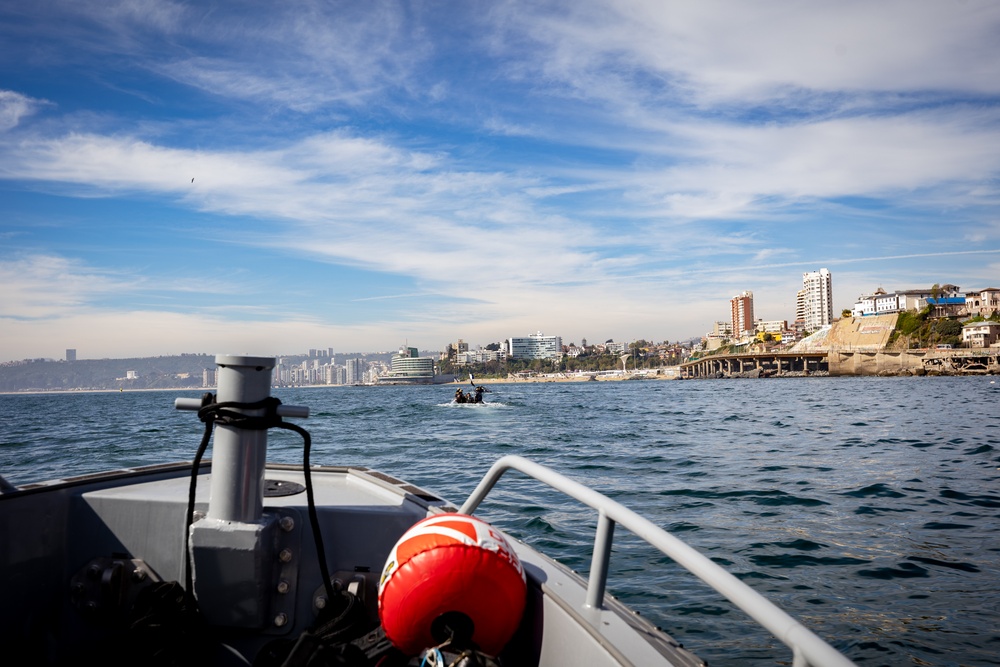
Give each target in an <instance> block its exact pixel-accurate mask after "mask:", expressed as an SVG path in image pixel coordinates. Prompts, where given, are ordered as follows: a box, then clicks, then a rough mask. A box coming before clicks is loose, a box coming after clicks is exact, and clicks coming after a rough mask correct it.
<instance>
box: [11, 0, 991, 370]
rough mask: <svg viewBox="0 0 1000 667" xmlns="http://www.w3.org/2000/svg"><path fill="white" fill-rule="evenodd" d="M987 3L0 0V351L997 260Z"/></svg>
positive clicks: (717, 315)
mask: <svg viewBox="0 0 1000 667" xmlns="http://www.w3.org/2000/svg"><path fill="white" fill-rule="evenodd" d="M997 34H1000V5H996V4H995V3H992V2H986V1H980V0H969V1H968V2H963V3H937V2H882V3H866V2H845V3H837V4H836V5H829V4H828V3H818V2H809V3H798V4H794V5H789V4H786V3H779V2H765V3H763V4H758V5H754V6H745V5H742V4H739V3H731V4H726V3H698V4H697V5H691V4H689V3H681V2H677V3H674V2H663V3H647V2H641V1H640V0H600V1H598V0H584V1H582V2H565V1H563V0H553V1H551V2H542V3H528V2H524V1H523V0H518V1H504V0H501V1H500V2H496V3H490V5H489V7H488V8H486V9H484V8H483V7H482V6H476V5H469V4H467V3H461V2H456V1H454V0H448V1H446V2H442V3H435V4H434V5H430V6H424V5H417V6H411V5H408V4H405V3H394V2H384V3H363V4H357V3H350V2H332V3H323V4H319V5H317V4H315V3H310V4H302V3H294V2H293V3H285V4H278V5H258V6H254V7H253V8H248V7H246V5H245V4H244V3H235V2H220V3H215V4H213V5H212V6H210V7H209V6H200V5H196V4H184V3H179V2H171V1H164V2H152V1H151V0H150V1H147V0H134V1H131V2H126V1H122V2H116V3H111V4H108V3H97V2H69V1H68V0H45V1H44V2H40V3H5V4H3V5H2V6H0V36H2V40H0V54H2V55H0V68H2V77H0V156H2V159H0V207H2V208H0V212H2V216H0V280H2V282H3V285H4V288H3V290H0V362H3V361H11V360H17V359H28V358H58V357H59V356H61V355H62V354H63V352H64V350H65V349H67V348H71V347H75V348H77V349H79V350H80V351H81V355H82V356H84V357H87V358H106V357H109V356H111V354H112V352H114V353H116V354H121V355H123V356H125V357H131V356H135V357H144V356H155V355H161V354H177V353H181V352H184V351H188V350H211V351H212V352H213V353H214V352H220V353H234V354H265V355H269V354H275V353H276V351H280V350H287V349H303V350H304V349H308V348H309V347H312V346H315V341H329V342H330V343H331V344H332V345H333V346H334V347H335V348H336V349H372V350H392V349H396V348H397V347H398V346H399V345H400V344H401V342H405V341H420V347H421V348H423V349H442V348H443V346H444V345H446V344H447V343H448V342H450V341H453V340H455V339H458V338H462V339H464V340H470V341H483V343H482V344H485V343H486V342H494V341H495V340H498V337H499V336H520V335H528V334H530V333H532V332H535V331H539V330H540V331H545V332H552V333H553V334H558V335H560V336H561V337H562V339H563V340H565V341H579V340H580V339H583V338H588V339H591V340H602V341H603V340H606V339H613V340H616V341H617V340H634V339H640V338H644V339H647V340H655V341H662V340H687V339H690V338H694V337H698V336H702V335H704V333H705V332H706V331H708V330H709V329H710V328H711V326H712V323H713V322H715V321H718V320H720V319H726V317H727V314H728V312H729V304H728V300H729V299H730V298H731V297H732V296H733V295H734V294H739V293H740V292H743V291H751V292H752V293H753V299H754V311H755V314H756V316H757V317H759V318H762V319H765V320H776V319H788V320H792V319H794V313H795V311H796V293H797V291H798V289H799V288H800V286H801V285H800V284H798V283H800V281H801V276H802V274H803V273H805V272H810V271H816V270H818V269H819V268H820V267H826V268H828V269H829V270H830V271H831V272H833V273H835V274H836V277H835V283H836V284H835V286H834V290H833V294H834V303H833V304H832V310H833V313H834V315H835V316H836V315H839V313H840V312H841V311H842V310H844V309H848V308H851V307H852V305H853V304H854V301H855V300H856V299H857V298H858V296H859V295H861V294H865V293H870V292H871V291H872V290H873V289H874V288H875V287H876V286H879V285H884V286H887V287H888V286H893V287H895V288H900V289H905V288H910V287H914V288H916V287H924V286H929V285H932V284H935V283H945V282H948V283H953V284H957V285H960V286H961V287H962V288H963V289H967V290H974V289H980V288H986V287H992V286H996V283H997V282H1000V280H998V279H997V278H996V276H998V275H1000V207H998V198H1000V191H998V189H997V187H996V182H997V176H998V175H1000V153H998V152H997V151H996V149H995V147H996V146H998V145H1000V122H998V121H1000V42H998V40H996V38H995V36H996V35H997Z"/></svg>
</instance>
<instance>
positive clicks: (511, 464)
mask: <svg viewBox="0 0 1000 667" xmlns="http://www.w3.org/2000/svg"><path fill="white" fill-rule="evenodd" d="M511 469H513V470H517V471H519V472H522V473H524V474H526V475H528V476H530V477H533V478H535V479H536V480H538V481H539V482H542V483H544V484H547V485H548V486H550V487H552V488H554V489H556V490H557V491H561V492H562V493H565V494H566V495H568V496H570V497H571V498H574V499H576V500H578V501H580V502H581V503H583V504H585V505H587V506H589V507H591V508H593V509H595V510H597V514H598V519H597V532H596V535H595V536H594V553H593V556H592V560H591V567H590V579H589V581H588V583H587V598H586V603H585V605H586V606H587V607H590V608H597V609H600V608H601V607H602V606H603V605H602V603H603V600H604V590H605V586H606V583H607V576H608V564H609V563H610V560H611V543H612V540H613V538H614V527H615V523H620V524H621V525H623V526H624V527H625V528H627V529H628V530H630V531H631V532H632V533H634V534H635V535H636V536H638V537H640V538H642V539H643V540H645V541H646V542H648V543H649V544H650V545H652V546H654V547H656V548H657V549H659V550H660V551H662V552H663V553H664V554H666V555H667V556H669V557H670V558H672V559H673V560H674V561H675V562H676V563H677V564H679V565H680V566H682V567H684V568H685V569H686V570H688V571H689V572H691V573H692V574H694V575H695V576H696V577H698V578H699V579H700V580H701V581H703V582H704V583H705V584H707V585H708V586H710V587H712V588H713V589H715V590H716V591H717V592H718V593H720V594H722V595H723V596H724V597H725V598H727V599H728V600H729V601H730V602H732V603H733V604H735V605H736V606H737V607H739V608H740V609H742V610H743V611H744V612H745V613H746V614H747V615H748V616H750V618H752V619H753V620H754V621H756V622H757V623H758V624H760V625H761V626H762V627H764V628H765V629H767V630H768V631H769V632H770V633H771V634H773V635H774V636H775V637H776V638H777V639H778V640H779V641H781V642H782V643H783V644H784V645H785V646H787V647H789V648H790V649H791V650H792V653H793V663H792V664H793V667H806V666H807V665H812V666H814V667H820V666H823V667H826V666H828V665H829V666H833V667H841V666H843V667H847V666H849V665H853V664H854V663H853V662H851V661H850V660H848V659H847V658H846V657H845V656H844V655H843V654H842V653H840V652H839V651H837V650H836V649H835V648H833V647H832V646H830V645H829V644H827V643H826V642H825V641H824V640H823V639H821V638H820V637H819V636H817V635H816V634H814V633H813V632H812V631H811V630H809V629H808V628H806V627H805V626H803V625H802V624H801V623H799V622H798V621H796V620H795V619H794V618H792V617H791V616H789V615H788V614H786V613H785V612H784V611H782V610H781V609H779V608H778V607H777V606H775V605H774V604H773V603H772V602H771V601H770V600H768V599H767V598H765V597H764V596H763V595H761V594H760V593H758V592H757V591H755V590H754V589H752V588H750V587H749V586H747V585H746V584H744V583H743V582H742V581H740V580H739V579H737V578H736V577H735V576H733V575H732V574H730V573H729V572H727V571H726V570H724V569H723V568H722V567H720V566H719V565H717V564H715V563H714V562H712V561H711V560H710V559H708V558H707V557H706V556H704V555H702V554H701V553H700V552H698V551H696V550H695V549H694V548H692V547H690V546H688V545H687V544H685V543H684V542H682V541H681V540H679V539H678V538H676V537H674V536H673V535H671V534H670V533H668V532H666V531H665V530H663V529H662V528H660V527H659V526H657V525H655V524H654V523H652V522H651V521H649V520H648V519H645V518H643V517H641V516H639V515H638V514H636V513H635V512H633V511H632V510H630V509H628V508H627V507H625V506H624V505H621V504H619V503H617V502H615V501H614V500H611V499H610V498H608V497H607V496H605V495H603V494H601V493H598V492H597V491H595V490H593V489H591V488H589V487H587V486H584V485H583V484H580V483H579V482H575V481H573V480H571V479H569V478H568V477H565V476H563V475H561V474H559V473H557V472H555V471H554V470H551V469H550V468H546V467H545V466H542V465H539V464H537V463H534V462H532V461H529V460H527V459H525V458H522V457H520V456H505V457H503V458H501V459H499V460H498V461H497V462H496V463H494V464H493V467H491V468H490V470H489V472H487V473H486V475H485V476H484V477H483V479H482V481H480V482H479V485H478V486H477V487H476V489H475V490H474V491H473V492H472V494H471V495H470V496H469V498H468V500H466V501H465V503H464V504H463V505H462V507H461V509H460V510H459V511H460V512H462V513H464V514H472V513H473V512H475V510H476V508H477V507H479V504H480V503H481V502H482V501H483V499H484V498H486V495H487V494H488V493H489V492H490V490H491V489H492V488H493V487H494V486H495V485H496V483H497V482H498V481H500V477H501V475H503V473H505V472H506V471H507V470H511Z"/></svg>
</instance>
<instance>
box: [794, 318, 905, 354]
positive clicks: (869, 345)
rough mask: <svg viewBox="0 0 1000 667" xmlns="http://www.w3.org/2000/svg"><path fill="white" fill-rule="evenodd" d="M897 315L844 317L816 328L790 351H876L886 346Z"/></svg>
mask: <svg viewBox="0 0 1000 667" xmlns="http://www.w3.org/2000/svg"><path fill="white" fill-rule="evenodd" d="M897 317H898V316H897V315H896V314H895V313H893V314H891V315H871V316H869V317H845V318H842V319H840V320H837V321H836V322H834V323H833V325H832V326H831V327H830V328H829V329H824V330H822V331H818V332H816V333H814V334H813V335H811V336H809V337H807V338H804V339H802V340H801V341H799V342H798V343H797V344H796V345H795V346H794V347H793V348H792V350H791V351H792V352H829V351H830V350H865V351H870V352H875V351H877V350H882V349H885V346H886V344H887V343H888V342H889V336H890V335H892V331H893V329H895V328H896V319H897Z"/></svg>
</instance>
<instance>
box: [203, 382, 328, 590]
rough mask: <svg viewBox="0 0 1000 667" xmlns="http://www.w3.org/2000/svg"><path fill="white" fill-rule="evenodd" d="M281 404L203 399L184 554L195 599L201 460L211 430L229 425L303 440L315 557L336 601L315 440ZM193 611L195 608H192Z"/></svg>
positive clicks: (271, 400)
mask: <svg viewBox="0 0 1000 667" xmlns="http://www.w3.org/2000/svg"><path fill="white" fill-rule="evenodd" d="M279 405H281V401H280V400H279V399H277V398H275V397H273V396H268V397H267V398H265V399H263V400H260V401H257V402H255V403H239V402H235V401H227V402H223V403H217V402H216V400H215V394H211V393H206V394H202V397H201V406H202V407H201V408H200V409H199V410H198V419H200V420H201V421H202V422H204V423H205V432H204V434H203V436H202V439H201V444H200V445H199V446H198V451H197V453H196V454H195V458H194V461H193V462H192V465H191V484H190V487H189V491H188V508H187V518H186V521H185V524H184V555H185V559H186V563H187V568H186V572H185V584H186V586H185V587H186V588H187V591H188V594H189V595H190V596H191V598H192V600H194V564H193V563H192V559H191V548H190V539H191V526H192V524H193V523H194V505H195V495H196V491H197V485H198V470H199V468H200V467H201V461H202V458H204V456H205V451H206V450H207V449H208V444H209V441H210V440H211V438H212V427H213V426H214V425H215V424H221V425H223V426H229V427H232V428H239V429H247V430H251V431H264V430H267V429H271V428H280V429H284V430H286V431H294V432H295V433H298V434H299V435H300V436H301V437H302V441H303V447H302V476H303V477H304V478H305V487H306V502H307V505H308V511H309V523H310V525H311V526H312V531H313V540H314V542H315V544H316V556H317V558H318V560H319V570H320V574H321V575H322V577H323V589H324V591H325V592H326V597H327V599H328V600H330V601H333V600H334V599H336V592H335V591H334V588H333V582H332V581H331V580H330V571H329V568H328V566H327V563H326V549H325V548H324V546H323V536H322V534H321V532H320V525H319V516H318V515H317V513H316V500H315V496H314V494H313V484H312V474H311V470H310V467H311V466H310V463H309V455H310V450H311V449H312V438H311V437H310V435H309V432H308V431H306V430H305V429H304V428H302V427H301V426H298V425H296V424H289V423H288V422H286V421H284V420H282V418H281V415H279V414H278V406H279ZM236 410H264V411H265V412H264V414H262V415H248V414H245V413H242V412H236ZM192 608H194V605H192Z"/></svg>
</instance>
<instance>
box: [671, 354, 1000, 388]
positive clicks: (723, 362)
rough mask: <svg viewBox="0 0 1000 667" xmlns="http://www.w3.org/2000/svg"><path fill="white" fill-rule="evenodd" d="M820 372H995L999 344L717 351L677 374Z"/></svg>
mask: <svg viewBox="0 0 1000 667" xmlns="http://www.w3.org/2000/svg"><path fill="white" fill-rule="evenodd" d="M816 373H822V374H823V375H829V376H831V377H836V376H851V375H880V376H899V375H1000V348H996V347H992V348H972V349H969V348H960V349H955V350H937V349H926V348H924V349H911V350H873V349H850V348H834V349H831V350H828V351H813V352H760V353H748V354H718V355H711V356H707V357H702V358H700V359H694V360H691V361H687V362H685V363H683V364H681V366H680V377H681V379H683V380H689V379H696V378H723V377H781V376H803V375H813V374H816Z"/></svg>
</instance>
